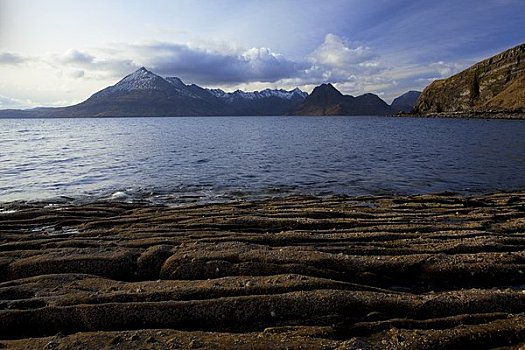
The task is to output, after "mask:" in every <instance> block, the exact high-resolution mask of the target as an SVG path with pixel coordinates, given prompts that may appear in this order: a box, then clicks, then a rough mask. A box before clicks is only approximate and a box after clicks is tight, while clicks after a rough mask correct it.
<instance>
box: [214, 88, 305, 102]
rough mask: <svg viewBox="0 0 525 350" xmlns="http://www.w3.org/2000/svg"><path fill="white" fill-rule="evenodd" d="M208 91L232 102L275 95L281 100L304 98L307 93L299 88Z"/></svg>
mask: <svg viewBox="0 0 525 350" xmlns="http://www.w3.org/2000/svg"><path fill="white" fill-rule="evenodd" d="M208 91H209V92H210V93H211V94H212V95H214V96H215V97H218V98H220V99H223V100H225V101H226V102H228V103H233V102H235V101H238V100H252V101H254V100H260V99H263V98H270V97H277V98H280V99H283V100H292V99H294V98H299V99H305V98H306V96H308V94H307V93H306V92H304V91H301V90H300V89H299V88H295V89H293V90H290V91H286V90H283V89H278V90H277V89H264V90H261V91H253V92H245V91H242V90H236V91H234V92H225V91H223V90H221V89H208Z"/></svg>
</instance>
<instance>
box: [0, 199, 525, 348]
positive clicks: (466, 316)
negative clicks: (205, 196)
mask: <svg viewBox="0 0 525 350" xmlns="http://www.w3.org/2000/svg"><path fill="white" fill-rule="evenodd" d="M0 324H1V325H2V327H0V344H1V345H0V348H1V347H7V348H13V349H68V348H69V349H71V348H75V349H76V348H80V349H101V348H108V349H111V348H115V349H116V348H122V349H124V348H125V349H166V348H167V349H179V348H189V349H191V348H214V349H217V348H218V349H221V348H222V349H232V348H246V349H252V348H261V349H263V348H277V349H279V348H280V349H285V348H303V349H308V348H310V349H357V348H362V349H444V348H506V349H518V348H520V346H525V193H523V192H519V193H508V194H492V195H484V196H476V197H461V196H453V195H424V196H412V197H393V198H392V197H355V198H331V199H320V198H310V197H300V198H299V197H298V198H287V199H279V200H268V201H254V202H235V203H226V204H210V205H192V206H184V207H173V208H170V207H163V206H146V205H141V204H126V203H93V204H86V205H80V206H67V205H56V206H47V207H46V206H43V205H39V204H27V203H11V204H4V205H2V206H0Z"/></svg>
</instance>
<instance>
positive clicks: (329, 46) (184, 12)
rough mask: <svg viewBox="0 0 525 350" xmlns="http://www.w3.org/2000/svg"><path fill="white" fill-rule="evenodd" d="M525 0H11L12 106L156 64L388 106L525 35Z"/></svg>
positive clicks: (4, 60) (77, 93)
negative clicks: (334, 92)
mask: <svg viewBox="0 0 525 350" xmlns="http://www.w3.org/2000/svg"><path fill="white" fill-rule="evenodd" d="M524 14H525V1H523V0H482V1H481V0H476V1H474V0H456V1H452V0H440V1H436V0H432V1H431V0H413V1H407V0H375V1H370V0H327V1H318V0H316V1H311V0H264V1H262V0H260V1H259V0H216V1H204V0H191V1H190V0H178V1H177V0H174V1H168V0H149V1H131V0H128V1H123V0H89V1H80V0H79V1H70V0H46V1H41V0H0V108H26V107H34V106H61V105H68V104H72V103H76V102H80V101H82V100H84V99H86V98H87V97H89V96H90V95H91V94H92V93H94V92H95V91H97V90H100V89H102V88H104V87H106V86H108V85H112V84H114V83H116V82H117V81H118V80H119V79H120V78H122V77H123V76H124V75H126V74H129V73H131V72H133V71H134V70H135V69H137V68H139V67H141V66H146V67H147V68H149V69H150V70H152V71H154V72H156V73H158V74H160V75H163V76H178V77H180V78H182V79H183V80H184V81H185V82H186V83H197V84H199V85H202V86H209V87H220V88H223V89H225V90H235V89H237V88H241V89H245V90H250V91H251V90H258V89H263V88H267V87H270V88H286V89H291V88H294V87H296V86H298V87H300V88H302V89H304V90H306V91H308V92H309V91H311V90H312V88H313V87H314V86H316V85H318V84H320V83H323V82H332V83H334V84H335V85H336V87H337V88H339V89H340V90H341V91H342V92H344V93H347V94H352V95H359V94H362V93H366V92H372V93H376V94H378V95H380V96H381V97H382V98H384V99H385V100H386V101H387V102H390V101H391V100H392V99H393V98H394V97H396V96H397V95H400V94H402V93H404V92H406V91H408V90H412V89H419V90H421V89H423V88H424V87H425V86H426V85H428V84H429V83H430V82H431V81H432V80H434V79H439V78H444V77H448V76H450V75H452V74H454V73H456V72H458V71H460V70H462V69H464V68H466V67H468V66H470V65H471V64H473V63H475V62H477V61H479V60H481V59H483V58H487V57H489V56H491V55H493V54H496V53H498V52H500V51H503V50H505V49H508V48H510V47H513V46H515V45H517V44H520V43H522V42H524V36H523V33H524V31H523V16H524Z"/></svg>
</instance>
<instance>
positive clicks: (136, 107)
mask: <svg viewBox="0 0 525 350" xmlns="http://www.w3.org/2000/svg"><path fill="white" fill-rule="evenodd" d="M306 96H307V94H306V93H305V92H303V91H301V90H299V89H295V90H292V91H285V90H271V89H266V90H263V91H255V92H244V91H240V90H238V91H235V92H233V93H228V92H224V91H222V90H218V89H216V90H210V89H205V88H202V87H200V86H198V85H195V84H191V85H186V84H185V83H184V82H183V81H182V80H181V79H179V78H177V77H167V78H163V77H161V76H159V75H156V74H154V73H152V72H150V71H149V70H147V69H146V68H144V67H142V68H140V69H138V70H137V71H135V72H133V73H132V74H130V75H128V76H126V77H124V78H123V79H122V80H120V81H119V82H118V83H116V84H115V85H113V86H109V87H107V88H105V89H103V90H101V91H99V92H97V93H95V94H93V95H92V96H91V97H89V98H88V99H87V100H85V101H84V102H81V103H79V104H77V105H74V106H69V107H62V108H34V109H31V110H5V111H0V117H40V118H42V117H44V118H53V117H54V118H60V117H123V116H127V117H136V116H140V117H154V116H206V115H282V114H284V113H286V112H288V111H290V110H291V109H292V108H294V107H295V106H296V105H298V104H299V103H301V102H302V101H303V100H304V99H305V98H306Z"/></svg>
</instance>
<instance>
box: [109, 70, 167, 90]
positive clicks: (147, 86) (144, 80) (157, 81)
mask: <svg viewBox="0 0 525 350" xmlns="http://www.w3.org/2000/svg"><path fill="white" fill-rule="evenodd" d="M171 85H172V84H170V83H169V82H168V81H166V79H164V78H162V77H160V76H158V75H156V74H154V73H152V72H150V71H148V70H147V69H146V68H144V67H142V68H140V69H139V70H137V71H135V72H134V73H132V74H130V75H128V76H126V77H125V78H124V79H122V80H121V81H119V82H118V83H117V84H115V85H113V86H112V87H111V89H112V90H113V91H133V90H166V89H168V88H169V87H170V86H171Z"/></svg>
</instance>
